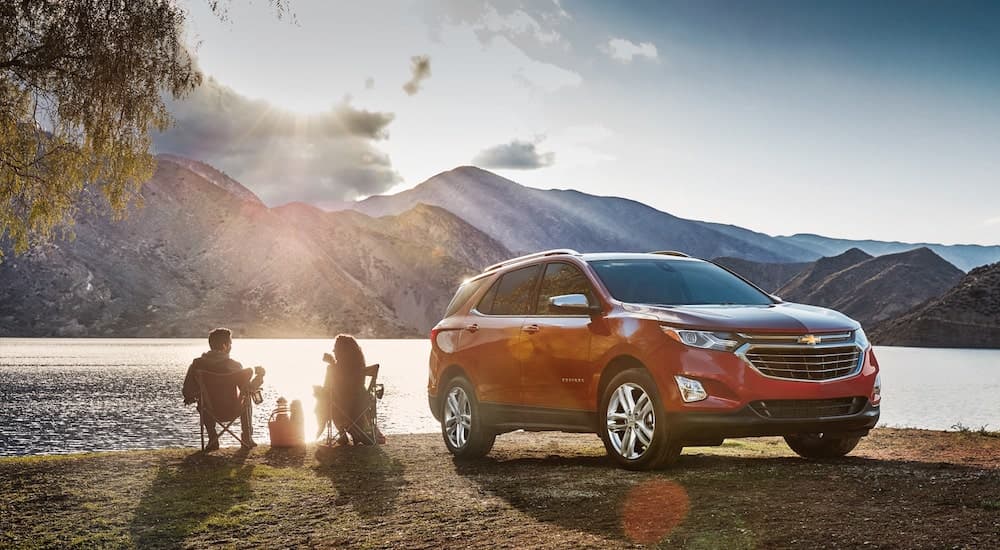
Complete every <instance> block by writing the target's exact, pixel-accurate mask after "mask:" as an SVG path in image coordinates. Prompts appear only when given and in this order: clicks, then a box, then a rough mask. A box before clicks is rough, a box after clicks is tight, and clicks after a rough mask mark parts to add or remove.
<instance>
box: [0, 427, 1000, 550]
mask: <svg viewBox="0 0 1000 550" xmlns="http://www.w3.org/2000/svg"><path fill="white" fill-rule="evenodd" d="M209 545H221V546H231V547H240V548H243V547H268V548H274V547H293V546H317V547H360V548H381V547H393V548H445V547H447V548H465V547H477V548H535V547H545V548H584V547H594V548H619V547H632V546H643V545H652V546H657V545H658V546H661V547H666V548H811V549H814V548H854V547H865V548H872V547H881V548H1000V437H997V435H996V434H977V433H954V432H948V433H946V432H931V431H920V430H895V429H878V430H875V431H873V432H872V434H871V436H869V437H868V438H866V439H865V440H863V442H862V444H861V445H860V446H859V448H858V449H857V450H855V452H854V453H852V455H851V456H849V457H847V458H844V459H840V460H830V461H807V460H804V459H800V458H798V457H796V456H795V455H793V454H792V453H791V452H790V451H789V450H788V448H787V447H786V446H785V445H784V443H783V442H782V441H781V440H780V439H777V438H765V439H744V440H730V441H727V442H726V444H725V445H724V446H722V447H716V448H690V449H686V450H685V452H684V455H683V456H682V457H681V459H680V461H679V462H678V463H677V464H676V465H675V466H673V467H671V468H670V469H667V470H662V471H657V472H649V473H636V472H626V471H622V470H619V469H616V468H615V467H614V466H613V465H612V464H611V462H610V461H609V460H608V459H607V458H606V457H605V456H604V449H603V447H602V445H601V443H600V441H599V440H598V438H597V437H596V436H593V435H568V434H527V433H514V434H508V435H504V436H501V437H499V438H498V440H497V445H496V447H495V448H494V451H493V452H492V453H491V454H490V455H489V456H488V457H487V458H485V459H482V460H478V461H474V462H467V463H461V462H454V461H453V460H452V459H451V457H450V455H448V454H447V452H446V451H445V448H444V445H443V444H442V442H441V440H440V436H438V435H406V436H395V437H390V439H389V442H388V444H386V445H384V446H381V447H378V448H368V447H338V448H333V449H326V448H317V447H312V446H310V447H308V448H305V449H298V450H284V449H269V448H266V447H262V448H257V449H254V450H253V451H251V452H249V453H246V452H242V451H239V450H238V449H231V448H230V449H223V450H222V451H218V452H215V453H212V454H209V455H203V454H202V453H200V452H198V451H196V450H191V449H167V450H159V451H138V452H121V453H100V454H87V455H75V456H69V457H25V458H13V459H0V547H25V548H32V547H59V548H65V547H140V548H173V547H205V546H209Z"/></svg>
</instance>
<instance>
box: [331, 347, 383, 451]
mask: <svg viewBox="0 0 1000 550" xmlns="http://www.w3.org/2000/svg"><path fill="white" fill-rule="evenodd" d="M378 370H379V365H378V364H375V365H369V366H367V367H365V370H364V376H365V377H366V378H368V384H366V385H365V387H364V394H363V395H360V396H359V398H360V399H361V400H362V404H363V407H359V409H360V410H359V413H358V414H357V415H356V416H354V415H349V416H354V418H350V419H349V422H350V423H349V424H348V426H346V427H345V428H344V429H343V430H340V429H337V427H336V426H334V422H333V418H335V417H337V415H335V414H334V410H335V409H336V410H337V411H341V409H340V408H339V404H338V403H336V402H335V400H334V399H333V396H332V395H331V396H330V397H329V399H328V401H329V403H330V415H329V418H330V420H329V421H327V425H326V430H327V431H326V444H327V445H333V444H334V441H335V440H336V439H337V438H340V437H343V436H344V435H345V433H350V434H351V437H352V438H353V439H354V443H355V444H357V443H361V444H364V445H377V444H378V402H379V400H380V399H382V396H383V395H385V386H383V385H382V384H379V383H378ZM331 389H332V388H331ZM341 412H343V411H341ZM335 431H336V434H337V436H336V438H335V437H334V432H335Z"/></svg>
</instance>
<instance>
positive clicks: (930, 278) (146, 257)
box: [0, 155, 1000, 345]
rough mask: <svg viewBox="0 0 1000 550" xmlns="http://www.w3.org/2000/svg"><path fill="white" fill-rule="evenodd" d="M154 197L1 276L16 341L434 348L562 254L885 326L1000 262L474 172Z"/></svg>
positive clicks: (997, 251)
mask: <svg viewBox="0 0 1000 550" xmlns="http://www.w3.org/2000/svg"><path fill="white" fill-rule="evenodd" d="M142 193H143V202H144V205H145V206H144V207H143V208H133V209H132V211H131V212H130V215H129V216H128V218H127V219H126V220H124V221H121V222H113V221H110V219H109V218H108V216H107V215H106V212H101V211H96V212H89V211H83V212H81V214H80V216H79V217H78V219H77V223H76V226H75V228H74V229H75V233H76V238H75V239H73V240H58V241H54V242H52V243H49V244H46V245H41V246H38V247H35V248H34V249H32V250H31V251H29V252H27V253H25V254H22V255H17V256H14V255H9V256H8V259H7V260H6V261H4V262H3V263H0V335H4V336H157V337H180V336H203V335H204V333H205V332H206V331H207V330H209V329H210V328H212V327H214V326H216V325H228V326H230V327H231V328H233V329H235V330H236V331H237V333H238V334H241V335H243V336H257V337H292V336H301V337H308V336H330V335H332V334H336V333H337V332H350V333H353V334H356V335H359V336H362V337H403V336H419V335H423V334H426V331H427V330H428V329H429V328H430V327H431V326H432V325H433V324H434V323H435V322H436V321H437V319H438V316H439V315H440V313H441V312H442V311H443V309H444V307H445V306H446V304H447V303H448V301H449V299H450V297H451V295H452V293H453V292H454V289H455V287H456V286H457V285H458V283H459V282H460V281H461V280H462V279H463V278H464V277H466V276H468V275H471V274H474V273H478V272H479V271H480V270H481V269H482V268H483V267H484V266H485V265H488V264H491V263H494V262H497V261H499V260H502V259H504V258H508V257H511V256H513V255H516V254H519V253H523V252H529V251H535V250H540V249H548V248H575V249H577V250H580V251H582V252H587V251H607V250H619V251H649V250H663V249H673V250H682V251H685V252H687V253H689V254H691V255H693V256H698V257H703V258H717V261H718V262H719V263H720V264H723V265H727V266H728V267H729V268H730V269H733V270H734V271H736V272H738V273H742V274H743V275H744V276H746V277H747V278H749V279H750V280H752V281H755V282H756V283H758V284H759V285H760V286H762V287H763V288H765V289H766V290H768V291H770V292H775V293H777V294H779V295H782V296H783V297H784V298H785V299H788V300H791V301H803V302H807V303H816V304H818V305H828V306H830V307H836V308H838V309H841V310H842V311H844V312H845V313H847V314H848V315H852V316H855V317H857V318H858V319H859V320H861V321H862V322H863V323H865V326H866V327H867V326H873V325H880V326H881V324H883V323H884V322H886V321H888V320H892V319H902V318H905V317H906V315H908V313H907V312H909V311H911V309H912V308H916V307H918V306H922V305H923V304H925V303H927V302H928V301H929V300H933V299H934V298H937V297H939V296H941V295H943V294H945V293H947V292H948V291H949V289H950V288H951V287H952V286H953V285H955V284H957V283H959V281H960V280H962V276H963V272H962V271H961V270H959V269H957V268H956V267H955V266H953V265H951V264H949V262H948V261H946V260H949V258H957V259H958V260H955V261H956V262H957V261H959V260H960V261H961V262H962V264H961V265H968V263H969V262H973V261H979V260H978V259H975V258H979V259H986V260H987V261H996V260H1000V246H996V247H971V248H970V247H954V246H945V245H933V246H931V247H919V246H916V245H903V244H900V243H883V242H880V241H865V242H864V243H865V244H864V246H866V247H868V248H867V250H871V249H877V250H883V249H885V248H884V247H890V248H892V247H897V248H898V247H903V248H906V247H907V246H909V247H910V248H909V249H908V250H904V251H902V252H901V253H892V254H883V255H881V256H880V257H873V256H872V254H870V253H868V252H866V251H865V250H866V249H863V247H861V246H859V247H850V246H848V247H847V248H846V249H844V250H839V249H840V248H841V247H843V246H845V245H846V244H849V243H851V242H853V241H842V240H837V239H826V238H825V237H815V236H801V235H796V236H792V237H772V236H769V235H766V234H763V233H758V232H754V231H751V230H748V229H744V228H740V227H736V226H732V225H724V224H718V223H710V222H703V221H697V220H689V219H684V218H680V217H677V216H673V215H671V214H668V213H665V212H661V211H659V210H656V209H654V208H651V207H649V206H647V205H644V204H642V203H639V202H636V201H632V200H628V199H623V198H617V197H600V196H595V195H589V194H586V193H581V192H579V191H572V190H542V189H534V188H529V187H524V186H521V185H519V184H517V183H515V182H513V181H511V180H508V179H506V178H502V177H500V176H497V175H496V174H492V173H490V172H487V171H485V170H481V169H479V168H475V167H468V166H465V167H459V168H456V169H454V170H450V171H448V172H443V173H441V174H439V175H437V176H434V177H432V178H430V179H429V180H427V181H425V182H424V183H422V184H420V185H418V186H416V187H415V188H413V189H410V190H407V191H403V192H401V193H398V194H395V195H387V196H374V197H369V198H367V199H365V200H362V201H358V202H354V203H348V204H346V205H344V208H342V209H339V210H334V211H326V210H321V209H319V208H316V207H314V206H310V205H307V204H303V203H291V204H286V205H283V206H279V207H273V208H271V207H268V206H267V205H265V204H263V203H262V202H261V201H260V200H259V199H258V198H257V197H256V196H255V195H254V194H253V193H252V192H251V191H250V190H249V189H247V188H246V187H244V186H243V185H241V184H240V183H239V182H237V181H236V180H234V179H232V178H230V177H229V176H227V175H226V174H224V173H222V172H220V171H218V170H216V169H214V168H212V167H211V166H209V165H207V164H203V163H200V162H197V161H194V160H190V159H186V158H181V157H175V156H169V155H161V156H160V157H158V166H157V169H156V172H155V175H154V176H153V178H152V180H150V181H149V182H148V183H147V184H146V185H145V186H144V188H143V191H142ZM816 239H819V240H816ZM823 239H826V240H823ZM879 247H883V248H879ZM830 251H837V252H836V253H829V252H830ZM824 255H828V256H829V257H824ZM960 267H961V266H960ZM973 273H978V271H975V270H974V271H973ZM969 276H971V273H970V275H969ZM987 280H988V284H992V283H989V281H992V279H989V278H987ZM963 303H965V302H962V301H961V300H959V299H958V298H955V299H954V300H953V301H952V302H949V303H948V304H945V305H943V306H941V307H943V308H945V309H948V308H951V309H948V311H951V310H952V309H955V308H961V307H963V306H962V305H961V304H963ZM949 304H951V305H949ZM884 334H886V336H885V337H886V338H890V336H889V335H890V334H893V333H891V332H885V333H884ZM887 341H888V340H887ZM997 345H1000V342H998V343H997Z"/></svg>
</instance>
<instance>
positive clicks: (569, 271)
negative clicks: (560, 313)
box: [535, 263, 594, 315]
mask: <svg viewBox="0 0 1000 550" xmlns="http://www.w3.org/2000/svg"><path fill="white" fill-rule="evenodd" d="M563 294H583V295H584V296H586V297H587V301H589V302H590V303H591V304H593V303H594V293H593V291H592V290H591V287H590V281H589V280H587V276H586V275H584V274H583V272H582V271H580V270H579V269H578V268H577V267H575V266H572V265H569V264H565V263H551V264H548V265H547V266H545V277H544V278H543V279H542V288H541V289H540V290H539V291H538V306H537V309H536V310H535V311H536V313H537V314H538V315H555V312H554V311H550V310H549V298H551V297H553V296H562V295H563Z"/></svg>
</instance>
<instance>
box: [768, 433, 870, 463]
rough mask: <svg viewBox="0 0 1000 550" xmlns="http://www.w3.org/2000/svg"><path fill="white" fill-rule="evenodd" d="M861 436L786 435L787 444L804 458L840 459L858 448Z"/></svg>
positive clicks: (833, 434) (825, 434) (830, 434)
mask: <svg viewBox="0 0 1000 550" xmlns="http://www.w3.org/2000/svg"><path fill="white" fill-rule="evenodd" d="M859 441H861V437H859V436H854V437H850V436H843V435H838V434H835V433H815V434H800V435H786V436H785V443H787V444H788V446H789V447H791V449H792V450H793V451H795V453H796V454H797V455H799V456H801V457H803V458H838V457H841V456H844V455H846V454H847V453H849V452H851V451H853V450H854V447H857V446H858V442H859Z"/></svg>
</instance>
